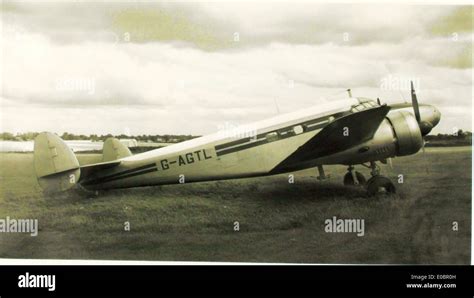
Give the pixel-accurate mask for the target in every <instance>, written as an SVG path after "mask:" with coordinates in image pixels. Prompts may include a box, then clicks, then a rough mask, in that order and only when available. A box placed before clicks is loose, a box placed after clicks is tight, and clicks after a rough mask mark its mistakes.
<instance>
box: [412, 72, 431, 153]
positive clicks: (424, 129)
mask: <svg viewBox="0 0 474 298" xmlns="http://www.w3.org/2000/svg"><path fill="white" fill-rule="evenodd" d="M410 87H411V103H412V106H413V111H414V112H415V118H416V121H417V122H418V126H419V127H420V131H421V134H422V135H423V136H425V135H427V134H429V133H430V131H431V130H432V129H433V125H432V124H431V123H429V122H426V121H421V115H420V106H419V105H418V99H417V98H416V92H415V88H414V87H413V81H410ZM424 146H425V145H424V141H423V147H424Z"/></svg>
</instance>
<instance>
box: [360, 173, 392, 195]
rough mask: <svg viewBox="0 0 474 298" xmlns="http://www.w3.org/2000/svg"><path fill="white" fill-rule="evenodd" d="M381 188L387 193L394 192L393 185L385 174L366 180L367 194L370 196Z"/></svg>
mask: <svg viewBox="0 0 474 298" xmlns="http://www.w3.org/2000/svg"><path fill="white" fill-rule="evenodd" d="M381 190H383V191H384V192H385V193H387V194H391V193H395V192H396V189H395V185H393V183H392V181H390V179H388V178H387V177H385V176H380V175H378V176H374V177H372V178H370V179H369V181H368V182H367V194H368V195H369V196H370V197H372V196H375V195H376V194H378V193H380V192H381Z"/></svg>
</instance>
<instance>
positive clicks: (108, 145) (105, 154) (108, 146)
mask: <svg viewBox="0 0 474 298" xmlns="http://www.w3.org/2000/svg"><path fill="white" fill-rule="evenodd" d="M130 155H132V152H130V149H128V147H127V146H125V145H124V144H122V143H121V142H120V141H119V140H118V139H116V138H108V139H107V140H105V142H104V147H103V149H102V161H103V162H106V161H113V160H117V159H120V158H124V157H127V156H130Z"/></svg>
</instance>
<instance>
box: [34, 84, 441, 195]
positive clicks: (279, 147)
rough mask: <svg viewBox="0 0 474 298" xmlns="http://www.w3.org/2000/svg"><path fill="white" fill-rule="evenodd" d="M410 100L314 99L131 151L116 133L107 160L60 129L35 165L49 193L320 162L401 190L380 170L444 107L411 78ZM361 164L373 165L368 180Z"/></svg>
mask: <svg viewBox="0 0 474 298" xmlns="http://www.w3.org/2000/svg"><path fill="white" fill-rule="evenodd" d="M411 99H412V102H411V103H406V102H405V103H398V104H392V105H387V104H381V103H380V100H379V99H377V101H375V100H372V99H368V98H362V97H352V95H351V93H350V92H349V98H346V99H343V100H337V101H333V102H329V103H325V104H322V105H318V106H314V107H311V108H308V109H305V110H303V111H297V112H293V113H289V114H284V115H277V116H275V117H273V118H270V119H267V120H263V121H259V122H256V123H253V124H251V125H247V126H245V127H244V128H242V129H235V130H234V131H231V132H230V133H229V132H228V133H225V134H223V133H222V132H218V133H215V134H212V135H207V136H202V137H198V138H195V139H191V140H188V141H184V142H181V143H177V144H173V145H169V146H167V147H162V148H158V149H154V150H151V151H148V152H144V153H140V154H135V155H132V153H131V152H130V150H129V148H128V147H126V146H125V145H123V144H122V143H120V141H119V140H118V139H116V138H108V139H107V140H106V141H105V142H104V145H103V153H102V162H100V163H96V164H89V165H80V164H79V162H78V160H77V158H76V156H75V155H74V153H73V152H72V150H71V149H70V148H69V147H68V146H67V145H66V143H65V142H64V141H63V140H62V139H61V138H60V137H58V136H57V135H56V134H53V133H49V132H42V133H40V134H39V135H38V136H37V137H36V138H35V144H34V168H35V173H36V176H37V179H38V183H39V184H40V186H41V187H42V188H43V190H44V191H45V192H46V193H54V192H62V191H66V190H69V189H72V188H78V187H79V188H81V189H85V190H86V191H91V192H98V191H99V190H106V189H115V188H131V187H140V186H154V185H165V184H180V183H189V182H200V181H213V180H222V179H235V178H246V177H257V176H269V175H275V174H281V173H292V172H293V171H298V170H303V169H308V168H318V171H319V177H318V178H319V179H325V178H326V175H325V173H324V168H323V166H324V165H344V166H347V167H348V168H347V173H346V174H345V176H344V179H343V183H344V185H347V186H356V185H359V186H363V187H365V188H366V191H367V194H368V195H369V196H374V195H376V194H378V193H395V192H396V189H395V185H394V184H393V183H392V182H391V181H390V179H389V178H387V177H385V176H382V175H381V174H380V167H379V166H378V165H377V162H382V163H387V161H391V158H393V157H396V156H406V155H412V154H415V153H417V152H418V151H419V150H420V149H422V148H423V149H424V139H423V137H424V136H425V135H427V134H428V133H429V132H430V131H431V130H432V129H433V127H435V126H436V125H437V124H438V123H439V121H440V118H441V113H440V112H439V111H438V109H437V108H436V107H434V106H432V105H428V104H418V99H417V97H416V93H415V90H414V87H413V82H411ZM356 165H362V166H365V167H367V168H370V169H371V171H370V174H371V178H370V179H369V180H368V181H367V180H366V179H365V177H364V176H363V175H362V174H361V173H360V172H359V171H355V170H354V169H355V166H356Z"/></svg>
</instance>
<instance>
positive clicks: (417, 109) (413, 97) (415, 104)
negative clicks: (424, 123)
mask: <svg viewBox="0 0 474 298" xmlns="http://www.w3.org/2000/svg"><path fill="white" fill-rule="evenodd" d="M410 87H411V104H412V105H413V110H414V111H415V118H416V121H417V122H418V124H420V122H421V116H420V106H419V105H418V99H417V98H416V93H415V88H414V87H413V81H410Z"/></svg>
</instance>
